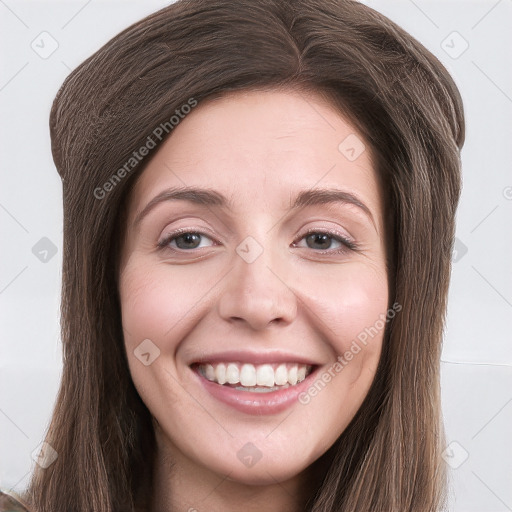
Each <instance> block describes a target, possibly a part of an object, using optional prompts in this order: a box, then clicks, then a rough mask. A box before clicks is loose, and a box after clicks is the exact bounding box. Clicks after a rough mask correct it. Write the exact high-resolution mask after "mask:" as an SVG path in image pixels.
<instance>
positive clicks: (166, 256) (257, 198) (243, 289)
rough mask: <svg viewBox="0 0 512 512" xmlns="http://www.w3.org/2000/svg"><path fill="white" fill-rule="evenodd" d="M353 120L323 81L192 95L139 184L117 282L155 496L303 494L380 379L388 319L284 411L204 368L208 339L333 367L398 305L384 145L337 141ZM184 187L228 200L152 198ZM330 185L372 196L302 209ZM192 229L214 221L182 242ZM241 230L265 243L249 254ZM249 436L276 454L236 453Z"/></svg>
mask: <svg viewBox="0 0 512 512" xmlns="http://www.w3.org/2000/svg"><path fill="white" fill-rule="evenodd" d="M348 136H351V137H352V139H348V140H356V141H358V142H359V143H363V138H362V136H360V135H358V134H357V131H356V129H355V128H354V127H353V126H351V124H350V123H348V122H347V120H346V119H345V118H344V117H343V116H342V115H341V114H340V113H339V111H337V110H336V109H335V108H334V107H333V106H331V105H330V104H329V103H328V102H327V101H326V100H324V99H323V97H321V96H319V95H318V94H317V93H313V92H311V93H305V92H299V91H294V90H287V91H283V90H280V91H277V90H275V91H245V92H237V93H230V94H228V95H226V96H224V97H222V98H220V99H216V100H210V101H207V102H205V103H202V104H201V103H200V104H199V105H198V106H197V107H196V108H195V109H193V110H192V112H191V113H190V114H188V115H187V116H186V118H185V119H184V120H182V121H181V123H180V124H179V125H178V126H177V127H176V128H175V129H174V130H173V132H172V134H171V136H170V137H169V138H168V139H167V140H166V141H165V142H164V143H163V145H161V146H160V148H158V150H157V151H156V153H155V154H154V155H152V158H151V160H150V162H149V164H148V166H147V167H146V168H145V170H144V171H143V173H142V175H141V176H140V179H139V180H138V181H137V183H136V185H135V187H134V188H133V190H132V193H131V195H130V198H129V203H128V215H127V230H126V237H125V240H124V243H123V246H122V252H121V265H120V275H119V277H120V284H119V291H120V299H121V308H122V321H123V329H124V342H125V347H126V352H127V355H128V362H129V367H130V372H131V375H132V378H133V381H134V384H135V386H136V388H137V390H138V392H139V394H140V396H141V398H142V399H143V401H144V402H145V404H146V405H147V407H148V409H149V411H150V412H151V414H152V416H153V418H154V424H155V432H156V438H157V447H158V455H157V458H156V461H155V482H154V483H155V489H154V496H153V510H154V511H155V512H156V511H159V512H170V511H187V510H194V509H195V510H197V511H198V512H202V511H209V512H220V511H223V512H226V511H240V510H244V512H251V511H258V512H259V511H261V510H265V511H267V512H272V511H276V512H285V511H289V512H292V511H299V510H302V509H303V507H304V504H305V502H306V500H307V499H308V498H309V497H310V496H309V495H310V493H311V491H312V488H313V487H314V485H316V484H317V483H318V478H319V477H320V476H319V474H318V471H316V470H315V469H316V468H315V466H314V465H313V463H314V462H315V461H318V460H319V458H320V457H321V456H322V455H323V454H325V453H326V451H327V450H328V449H329V447H331V446H332V445H333V443H334V442H335V441H336V439H337V438H338V437H339V436H340V434H341V433H342V432H343V430H344V429H345V428H346V426H347V425H348V424H349V422H350V421H351V419H352V418H353V417H354V415H355V414H356V412H357V410H358V409H359V407H360V406H361V404H362V402H363V400H364V398H365V396H366V395H367V392H368V390H369V388H370V385H371V383H372V381H373V378H374V376H375V372H376V369H377V365H378V361H379V357H380V354H381V348H382V339H383V333H384V329H381V330H380V331H379V332H378V334H377V335H374V336H373V337H371V338H369V341H368V343H367V344H366V345H361V347H362V350H361V351H359V352H358V353H357V354H356V355H354V357H353V358H352V360H351V361H349V362H348V364H347V365H346V366H344V367H343V369H342V371H339V372H338V373H336V376H335V377H334V378H333V379H332V380H331V381H330V382H329V383H328V384H327V385H325V387H323V388H322V389H321V391H319V392H318V393H317V394H316V396H314V397H312V398H311V400H310V401H309V402H308V403H307V404H302V403H299V402H298V401H297V402H295V403H294V404H293V405H291V406H290V407H289V408H287V409H286V410H285V411H283V412H281V413H279V414H270V415H269V414H265V415H254V414H247V413H243V412H240V411H238V410H236V409H234V408H232V407H230V406H229V405H226V404H224V403H223V402H220V401H219V400H218V399H216V398H214V397H213V396H212V395H211V394H210V393H208V392H207V391H206V390H205V389H204V387H203V386H202V385H201V383H200V382H199V380H198V378H197V375H196V374H195V373H193V371H192V370H191V368H190V366H189V365H190V364H191V363H192V362H194V361H195V360H197V359H198V358H199V357H201V356H202V354H204V353H207V354H218V353H221V352H225V351H230V350H240V351H247V352H254V353H261V352H265V353H273V354H276V353H283V352H284V353H287V354H293V355H298V356H302V357H306V358H308V359H309V360H311V361H314V362H315V363H316V364H318V365H320V366H321V368H320V370H319V375H322V374H323V373H325V372H327V370H328V369H329V368H332V366H333V364H334V363H335V361H336V360H337V357H338V356H339V355H342V354H344V353H345V352H346V351H347V350H349V349H350V347H351V344H352V343H353V341H354V340H355V339H356V338H357V336H358V334H360V333H361V332H363V331H364V329H365V328H369V327H371V326H374V325H375V324H376V322H377V321H378V319H379V318H382V317H379V315H382V314H386V311H387V307H388V291H389V288H388V271H387V268H386V257H385V250H386V246H385V235H384V212H383V204H384V203H383V200H384V198H383V196H382V189H381V187H380V185H379V179H378V176H377V174H376V170H375V167H374V162H373V159H372V157H371V153H370V148H369V145H368V144H366V143H365V147H366V150H364V151H363V152H362V154H360V155H359V156H358V157H357V158H356V159H353V156H354V152H349V153H347V152H346V144H345V145H343V144H342V146H341V148H342V149H341V151H340V149H339V146H340V143H343V141H345V140H346V138H347V137H348ZM353 137H358V139H353ZM360 147H362V146H359V148H360ZM344 148H345V149H344ZM347 155H348V156H349V157H350V158H348V157H347ZM352 159H353V161H351V160H352ZM173 187H200V188H206V189H209V190H214V191H216V192H217V193H218V194H222V195H223V196H225V198H226V201H227V203H228V204H227V205H226V206H220V205H211V204H210V205H203V204H196V203H195V202H193V201H189V200H185V199H179V200H176V199H174V200H164V201H160V202H158V203H156V204H153V206H152V207H151V208H149V209H147V208H146V207H147V205H148V203H150V201H152V199H153V198H155V197H156V196H158V195H159V194H160V193H162V192H163V191H165V190H166V189H170V188H173ZM328 188H329V189H336V190H338V191H345V192H348V193H350V194H352V195H353V196H356V197H357V198H358V199H359V201H360V202H361V203H363V204H364V205H366V207H367V209H368V212H365V211H364V210H363V208H361V207H360V206H357V205H354V204H351V203H348V202H343V201H337V202H331V203H328V204H310V205H306V206H303V207H300V208H297V209H293V210H290V205H291V204H292V202H293V201H294V199H295V197H296V196H297V194H299V193H300V192H301V191H310V190H319V189H328ZM143 210H146V211H145V213H144V215H143V216H142V217H140V214H141V212H143ZM181 228H183V229H185V230H186V232H188V233H197V232H199V233H200V235H199V236H197V235H196V236H195V238H194V235H193V236H192V238H190V235H189V238H185V239H184V238H183V236H182V238H180V235H183V232H180V233H178V234H177V235H176V236H175V237H174V238H172V239H171V240H169V237H168V236H167V235H171V236H172V235H173V233H174V232H175V231H176V230H178V229H181ZM309 230H312V231H313V232H314V233H318V232H320V233H322V232H324V231H326V230H334V231H335V232H336V235H334V236H333V235H330V234H328V235H327V238H325V237H324V238H322V237H321V235H317V236H316V237H315V236H314V235H313V236H311V235H310V234H309V235H308V231H309ZM319 236H320V238H319ZM247 237H252V238H251V239H249V240H250V241H251V244H252V245H250V246H246V245H245V243H246V242H247V240H246V239H247ZM337 237H341V238H344V239H348V240H349V241H350V242H352V243H354V244H355V245H356V248H355V249H354V248H348V247H347V246H345V245H344V243H343V242H342V241H340V239H339V238H337ZM252 240H254V241H256V242H257V243H256V244H255V243H254V242H253V241H252ZM159 242H165V244H166V245H163V246H162V247H159ZM242 242H243V244H242V245H240V244H241V243H242ZM240 246H241V247H249V248H250V249H249V250H250V251H255V250H257V248H258V246H259V247H261V250H262V252H261V254H260V255H259V256H258V257H257V258H256V259H255V260H254V261H252V262H251V263H248V262H247V261H246V259H244V258H242V257H241V256H240V254H241V253H239V252H237V247H240ZM252 254H255V253H254V252H253V253H252ZM143 340H151V344H150V345H147V346H148V347H150V348H151V347H157V348H158V350H159V351H160V352H159V353H158V352H157V349H156V348H151V350H150V352H151V354H152V355H151V359H152V358H153V357H156V356H157V357H156V358H155V359H154V360H153V361H152V362H151V364H147V365H146V364H143V363H142V362H141V360H140V358H138V357H136V349H137V347H138V346H139V345H140V344H141V342H143ZM146 343H147V342H146ZM147 358H148V357H147V356H146V359H147ZM246 443H252V444H253V445H254V446H255V447H256V448H257V450H259V452H260V453H261V459H260V460H259V461H258V462H257V463H256V464H254V465H253V466H251V467H249V466H248V465H246V464H243V463H242V462H241V460H240V459H239V457H237V453H238V452H239V450H241V449H242V447H243V446H244V445H246Z"/></svg>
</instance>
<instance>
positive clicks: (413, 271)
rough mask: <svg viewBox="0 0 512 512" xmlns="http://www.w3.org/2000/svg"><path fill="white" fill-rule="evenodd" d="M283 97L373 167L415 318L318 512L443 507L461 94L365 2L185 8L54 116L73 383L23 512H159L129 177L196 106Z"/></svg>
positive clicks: (118, 40) (117, 51)
mask: <svg viewBox="0 0 512 512" xmlns="http://www.w3.org/2000/svg"><path fill="white" fill-rule="evenodd" d="M287 87H288V88H296V89H302V90H312V91H317V92H321V93H322V94H325V95H326V96H327V97H329V99H330V100H331V102H332V104H333V105H334V106H336V107H337V108H339V110H340V112H341V113H343V114H344V115H346V116H347V117H348V118H349V119H350V121H351V122H352V123H353V124H354V126H355V127H357V128H358V130H359V131H360V133H362V134H363V135H364V136H365V138H366V140H367V141H368V143H369V144H370V145H371V147H372V149H373V151H374V152H375V154H376V155H377V157H378V166H377V167H378V172H379V176H380V177H381V179H382V183H383V187H384V188H385V192H386V201H387V205H386V208H387V222H388V224H387V229H388V237H387V242H388V244H389V261H390V262H391V265H390V283H391V288H392V293H391V301H390V303H391V304H393V303H395V302H397V303H398V304H400V305H401V306H402V310H401V311H400V313H399V314H397V315H396V316H395V317H394V318H393V319H392V320H391V321H390V322H388V324H387V325H386V331H385V337H384V345H383V350H382V354H381V359H380V362H379V366H378V369H377V373H376V376H375V379H374V382H373V384H372V387H371V389H370V391H369V393H368V395H367V397H366V399H365V401H364V403H363V404H362V406H361V407H360V409H359V411H358V412H357V414H356V416H355V417H354V418H353V420H352V422H351V423H350V425H349V426H348V427H347V428H346V430H345V431H344V432H343V434H342V435H341V436H340V437H339V439H338V440H337V441H336V442H335V444H334V445H333V446H332V447H331V448H330V450H329V453H330V454H331V455H332V463H331V465H330V467H329V469H328V471H327V472H326V474H325V478H324V479H323V482H322V484H321V486H320V487H319V488H318V489H317V492H316V493H315V495H314V496H312V497H311V500H310V502H309V504H308V508H307V510H308V511H313V512H320V511H321V512H334V511H343V512H356V511H357V512H405V511H411V512H434V511H438V510H441V509H442V508H443V507H444V506H445V501H446V499H445V493H446V475H445V466H444V463H443V460H442V458H441V451H442V449H443V448H444V430H443V424H442V420H441V405H440V382H439V381H440V379H439V366H440V351H441V342H442V331H443V326H444V321H445V312H446V305H447V292H448V285H449V278H450V265H451V251H452V243H453V237H454V230H455V212H456V207H457V204H458V200H459V195H460V188H461V177H460V149H461V148H462V145H463V141H464V114H463V106H462V101H461V97H460V94H459V91H458V90H457V88H456V86H455V84H454V82H453V80H452V78H451V77H450V75H449V74H448V72H447V71H446V69H445V68H444V67H443V66H442V64H441V63H440V62H439V61H438V60H437V58H436V57H434V56H433V55H432V54H431V53H430V52H429V51H427V50H426V49H425V48H424V47H423V46H422V45H421V44H420V43H419V42H418V41H416V40H415V39H414V38H413V37H411V36H410V35H409V34H407V33H406V32H405V31H404V30H402V29H401V28H400V27H398V26H397V25H396V24H394V23H393V22H391V21H390V20H389V19H387V18H386V17H385V16H383V15H381V14H379V13H378V12H376V11H374V10H372V9H370V8H369V7H367V6H365V5H363V4H360V3H358V2H355V1H350V0H257V1H255V0H181V1H178V2H177V3H174V4H172V5H169V6H168V7H165V8H164V9H161V10H160V11H158V12H156V13H154V14H152V15H150V16H148V17H147V18H145V19H143V20H141V21H139V22H137V23H135V24H134V25H132V26H130V27H128V28H127V29H125V30H124V31H123V32H121V33H120V34H118V35H117V36H116V37H114V38H113V39H112V40H110V41H109V42H108V43H106V44H105V45H104V46H103V47H102V48H100V49H99V50H98V51H97V52H96V53H95V54H93V55H92V56H91V57H89V58H88V59H87V60H86V61H85V62H83V63H82V64H81V65H80V66H79V67H78V68H76V69H75V70H74V71H73V72H72V73H71V74H70V75H69V76H68V77H67V79H66V80H65V82H64V84H63V85H62V87H61V89H60V90H59V92H58V94H57V96H56V98H55V101H54V103H53V108H52V110H51V116H50V128H51V139H52V152H53V157H54V160H55V164H56V167H57V170H58V172H59V174H60V176H61V177H62V182H63V201H64V249H63V286H62V308H61V313H62V321H61V324H62V343H63V374H62V381H61V386H60V391H59V394H58V397H57V401H56V404H55V409H54V412H53V416H52V420H51V424H50V426H49V429H48V433H47V435H46V442H47V443H49V444H50V445H51V446H52V447H53V449H54V450H56V452H57V454H58V457H57V459H56V460H55V462H53V464H51V465H50V466H49V467H48V468H46V469H41V468H38V470H37V471H35V472H34V474H33V478H32V481H31V485H30V487H29V489H28V490H27V493H26V496H27V499H29V500H30V501H31V503H32V505H33V507H34V510H36V511H38V512H70V511H73V512H91V511H94V512H134V511H135V510H146V509H147V507H148V506H149V500H150V495H151V479H152V465H153V457H154V453H155V440H154V434H153V429H152V424H151V419H150V413H149V411H148V410H147V408H146V407H145V405H144V403H143V402H142V400H141V399H140V397H139V395H138V394H137V392H136V390H135V388H134V385H133V383H132V380H131V377H130V373H129V370H128V364H127V358H126V354H125V350H124V344H123V331H122V325H121V315H120V303H119V297H118V292H117V263H118V256H119V247H120V240H119V238H120V237H119V233H120V232H121V229H122V227H123V216H122V212H123V205H124V204H125V200H126V197H127V194H128V193H129V191H130V189H131V188H132V187H133V184H134V180H135V179H136V177H137V176H139V175H140V173H141V172H142V171H143V169H144V165H145V164H146V163H147V160H148V158H149V156H148V157H147V158H145V159H144V160H143V161H141V162H140V163H138V162H137V163H134V162H132V164H133V165H131V167H127V166H126V163H127V162H129V161H130V158H131V157H132V156H133V152H134V151H135V150H137V149H138V148H140V147H142V146H143V145H145V144H147V140H148V136H150V135H151V134H153V133H154V130H155V128H156V127H158V126H160V125H161V124H163V123H168V125H169V119H170V118H171V116H173V115H174V114H175V112H176V110H177V109H178V110H179V109H180V108H181V107H182V106H183V105H185V104H190V103H189V102H190V100H191V98H193V100H194V101H197V102H198V103H199V104H200V103H201V101H202V100H204V99H206V98H211V97H213V96H216V95H222V94H229V92H230V91H236V90H242V89H264V88H266V89H268V88H270V89H272V88H276V89H277V88H287ZM168 125H166V126H168ZM168 131H169V133H170V134H171V135H172V130H171V129H170V128H169V130H168ZM165 134H167V131H166V132H165ZM153 138H155V137H153ZM162 140H165V137H162ZM160 143H161V140H157V146H158V145H159V144H160ZM157 149H158V147H157V148H156V149H153V150H152V151H153V153H154V152H155V151H156V150H157ZM123 166H124V167H123ZM123 168H124V169H125V172H124V173H123V172H118V170H119V169H123ZM114 175H116V176H117V178H115V179H114V178H113V176H114ZM107 182H108V183H110V184H109V185H105V184H106V183H107ZM98 190H100V192H98ZM95 191H96V192H95ZM99 196H102V197H99Z"/></svg>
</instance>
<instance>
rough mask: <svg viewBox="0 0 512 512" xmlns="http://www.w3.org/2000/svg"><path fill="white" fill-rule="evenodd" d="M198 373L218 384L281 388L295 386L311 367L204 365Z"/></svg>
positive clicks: (234, 364)
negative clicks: (286, 385)
mask: <svg viewBox="0 0 512 512" xmlns="http://www.w3.org/2000/svg"><path fill="white" fill-rule="evenodd" d="M198 368H199V372H200V373H201V374H202V375H204V376H205V377H206V378H207V379H208V380H210V381H213V382H217V383H218V384H226V383H227V384H238V383H240V384H241V385H242V386H268V387H273V386H283V385H285V384H290V385H292V386H293V385H295V384H297V383H298V382H301V381H303V380H304V379H305V378H306V376H307V375H308V374H309V373H310V372H311V370H312V367H311V366H309V365H306V364H297V363H281V364H261V365H253V364H250V363H243V364H242V363H214V364H210V363H205V364H200V365H199V366H198Z"/></svg>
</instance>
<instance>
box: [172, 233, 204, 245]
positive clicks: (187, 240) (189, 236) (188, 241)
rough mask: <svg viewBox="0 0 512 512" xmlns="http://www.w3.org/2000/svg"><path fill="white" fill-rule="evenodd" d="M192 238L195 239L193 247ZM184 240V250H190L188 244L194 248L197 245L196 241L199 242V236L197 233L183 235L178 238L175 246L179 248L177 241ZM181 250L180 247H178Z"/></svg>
mask: <svg viewBox="0 0 512 512" xmlns="http://www.w3.org/2000/svg"><path fill="white" fill-rule="evenodd" d="M194 238H195V242H196V243H195V245H194ZM180 239H181V240H184V241H185V245H186V248H190V244H192V245H193V246H194V247H193V248H195V247H196V246H197V245H198V241H199V235H198V234H197V233H186V234H184V235H181V236H179V237H178V238H177V239H176V245H178V247H179V245H180V244H179V243H178V240H180ZM180 249H181V247H180Z"/></svg>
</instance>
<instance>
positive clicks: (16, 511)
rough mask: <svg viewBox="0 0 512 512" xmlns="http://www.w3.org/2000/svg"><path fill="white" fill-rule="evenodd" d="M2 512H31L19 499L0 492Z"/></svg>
mask: <svg viewBox="0 0 512 512" xmlns="http://www.w3.org/2000/svg"><path fill="white" fill-rule="evenodd" d="M0 512H30V511H29V510H28V509H27V508H26V507H25V505H23V504H22V503H21V501H18V497H16V498H15V497H14V495H12V494H7V493H6V492H3V491H2V490H0Z"/></svg>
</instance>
